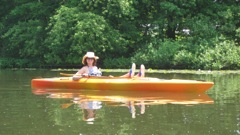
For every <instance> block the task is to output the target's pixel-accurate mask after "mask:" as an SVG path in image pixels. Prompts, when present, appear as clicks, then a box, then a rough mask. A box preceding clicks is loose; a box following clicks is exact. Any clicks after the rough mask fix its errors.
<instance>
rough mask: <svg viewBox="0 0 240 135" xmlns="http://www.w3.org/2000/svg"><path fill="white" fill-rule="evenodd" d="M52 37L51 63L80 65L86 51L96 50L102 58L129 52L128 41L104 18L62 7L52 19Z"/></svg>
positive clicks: (48, 59)
mask: <svg viewBox="0 0 240 135" xmlns="http://www.w3.org/2000/svg"><path fill="white" fill-rule="evenodd" d="M48 34H49V36H48V38H47V39H46V44H47V47H48V48H49V50H50V52H49V53H47V54H46V55H45V58H46V59H47V61H48V62H53V61H54V62H56V63H61V62H69V63H79V62H80V58H79V57H81V56H82V55H84V54H85V53H86V51H94V52H95V53H96V54H98V55H101V56H102V58H104V56H105V57H107V56H109V54H111V53H115V54H116V55H121V54H123V53H124V52H125V51H126V41H125V40H124V39H123V38H122V37H121V35H120V34H119V32H118V31H117V30H114V29H112V28H111V26H110V25H109V24H108V23H107V22H106V20H105V19H104V18H103V17H102V16H99V15H96V14H93V13H91V12H81V11H79V10H78V9H77V8H68V7H64V6H62V7H61V8H60V9H59V10H58V11H57V14H56V15H55V16H53V17H52V19H51V23H50V25H49V33H48Z"/></svg>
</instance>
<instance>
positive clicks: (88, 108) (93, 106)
mask: <svg viewBox="0 0 240 135" xmlns="http://www.w3.org/2000/svg"><path fill="white" fill-rule="evenodd" d="M73 102H74V103H76V104H79V107H80V108H81V109H82V112H83V120H84V121H87V122H88V124H93V122H94V121H95V118H96V110H98V109H101V108H102V102H100V101H81V99H79V98H74V100H73Z"/></svg>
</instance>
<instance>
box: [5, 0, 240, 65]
mask: <svg viewBox="0 0 240 135" xmlns="http://www.w3.org/2000/svg"><path fill="white" fill-rule="evenodd" d="M239 6H240V1H239V0H231V1H227V0H212V1H204V0H198V1H195V0H168V1H166V0H161V1H159V0H151V1H149V0H111V1H110V0H71V1H62V0H54V1H46V0H38V1H30V0H21V1H18V0H10V1H8V0H2V1H1V5H0V20H1V21H0V51H1V54H0V68H12V67H21V68H23V67H41V68H48V67H75V66H78V67H79V66H80V64H81V58H82V56H83V55H84V54H85V53H86V52H87V51H94V52H95V53H96V54H97V55H98V56H99V57H100V60H99V62H98V65H99V67H101V68H129V67H130V65H131V63H132V62H135V63H137V64H138V65H139V64H145V66H146V67H147V68H157V69H239V68H240V19H239V18H240V8H239Z"/></svg>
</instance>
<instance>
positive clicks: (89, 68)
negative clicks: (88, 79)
mask: <svg viewBox="0 0 240 135" xmlns="http://www.w3.org/2000/svg"><path fill="white" fill-rule="evenodd" d="M97 59H98V57H97V56H95V54H94V52H87V53H86V54H85V55H84V56H83V58H82V64H83V65H84V66H83V67H82V68H81V69H80V70H79V71H78V72H77V73H76V74H75V75H74V76H73V80H78V79H80V78H81V77H82V76H102V73H101V71H100V70H98V67H97V66H96V64H97Z"/></svg>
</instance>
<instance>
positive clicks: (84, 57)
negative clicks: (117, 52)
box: [82, 55, 99, 65]
mask: <svg viewBox="0 0 240 135" xmlns="http://www.w3.org/2000/svg"><path fill="white" fill-rule="evenodd" d="M86 58H93V59H95V60H97V59H99V57H98V56H94V57H88V56H86V55H85V56H83V58H82V64H83V65H84V61H85V59H86Z"/></svg>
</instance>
